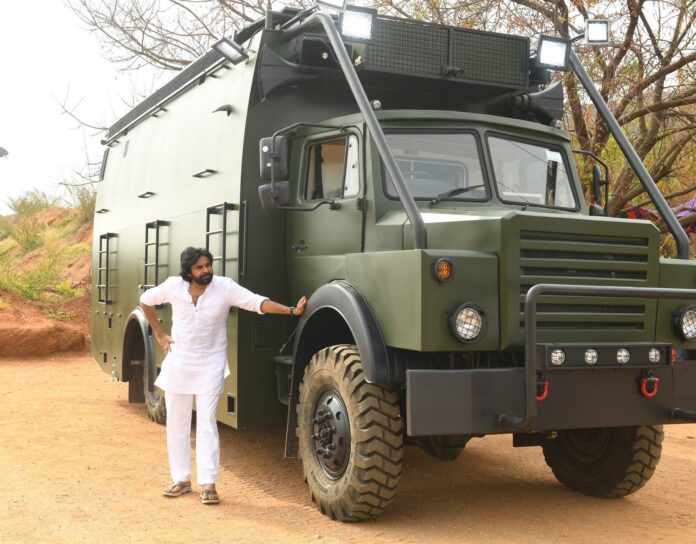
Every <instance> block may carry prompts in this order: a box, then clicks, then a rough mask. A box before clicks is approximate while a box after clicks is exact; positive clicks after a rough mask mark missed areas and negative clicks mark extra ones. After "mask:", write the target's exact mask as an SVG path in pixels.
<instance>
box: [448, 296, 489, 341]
mask: <svg viewBox="0 0 696 544" xmlns="http://www.w3.org/2000/svg"><path fill="white" fill-rule="evenodd" d="M450 328H451V329H452V332H453V333H454V335H455V336H456V337H457V338H458V339H459V340H462V341H464V342H471V341H473V340H476V338H477V337H478V336H479V334H481V330H482V329H483V310H481V309H480V308H478V307H476V306H474V305H473V304H462V305H461V306H460V307H459V308H457V309H456V310H455V312H454V313H453V314H452V316H451V318H450Z"/></svg>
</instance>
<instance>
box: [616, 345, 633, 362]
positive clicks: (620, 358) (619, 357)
mask: <svg viewBox="0 0 696 544" xmlns="http://www.w3.org/2000/svg"><path fill="white" fill-rule="evenodd" d="M630 360H631V352H630V351H628V350H627V349H626V348H621V349H619V350H618V351H617V352H616V362H617V363H619V364H620V365H625V364H626V363H628V361H630Z"/></svg>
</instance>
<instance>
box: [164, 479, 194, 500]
mask: <svg viewBox="0 0 696 544" xmlns="http://www.w3.org/2000/svg"><path fill="white" fill-rule="evenodd" d="M185 493H191V483H190V482H174V483H173V484H172V485H170V486H169V487H168V488H166V489H165V490H164V491H163V492H162V495H164V496H165V497H181V495H184V494H185Z"/></svg>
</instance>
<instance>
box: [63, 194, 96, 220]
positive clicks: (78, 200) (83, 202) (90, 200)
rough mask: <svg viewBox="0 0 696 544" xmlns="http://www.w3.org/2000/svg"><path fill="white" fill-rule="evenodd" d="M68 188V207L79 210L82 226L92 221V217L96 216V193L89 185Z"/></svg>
mask: <svg viewBox="0 0 696 544" xmlns="http://www.w3.org/2000/svg"><path fill="white" fill-rule="evenodd" d="M66 187H67V190H68V206H70V207H71V208H73V209H75V210H78V212H79V213H78V220H79V222H80V224H82V223H87V222H88V221H91V220H92V216H94V205H95V204H96V200H97V193H96V191H95V190H94V189H93V188H92V187H91V186H89V185H82V186H79V187H74V186H66Z"/></svg>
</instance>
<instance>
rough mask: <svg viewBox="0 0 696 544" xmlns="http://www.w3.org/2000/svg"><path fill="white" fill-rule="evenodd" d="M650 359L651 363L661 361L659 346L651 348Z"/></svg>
mask: <svg viewBox="0 0 696 544" xmlns="http://www.w3.org/2000/svg"><path fill="white" fill-rule="evenodd" d="M648 359H649V360H650V362H651V363H659V362H660V359H662V354H661V353H660V350H659V349H657V348H650V351H649V352H648Z"/></svg>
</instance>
